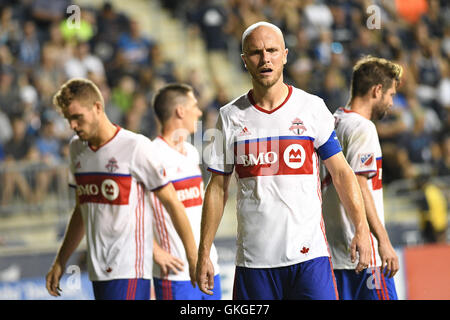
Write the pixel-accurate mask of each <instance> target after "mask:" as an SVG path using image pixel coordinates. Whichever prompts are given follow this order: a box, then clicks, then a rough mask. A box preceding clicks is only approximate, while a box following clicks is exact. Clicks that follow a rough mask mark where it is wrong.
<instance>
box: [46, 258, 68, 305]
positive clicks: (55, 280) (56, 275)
mask: <svg viewBox="0 0 450 320" xmlns="http://www.w3.org/2000/svg"><path fill="white" fill-rule="evenodd" d="M63 271H64V266H62V265H61V264H60V263H59V262H58V261H55V262H54V263H53V265H52V266H51V268H50V270H49V271H48V273H47V276H46V277H45V280H46V281H45V287H46V288H47V291H48V293H49V294H50V295H52V296H54V297H59V296H60V295H61V293H60V292H61V291H62V290H61V288H60V287H59V280H60V279H61V277H62V274H63Z"/></svg>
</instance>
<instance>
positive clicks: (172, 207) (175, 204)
mask: <svg viewBox="0 0 450 320" xmlns="http://www.w3.org/2000/svg"><path fill="white" fill-rule="evenodd" d="M154 193H155V195H156V196H157V197H158V199H159V200H160V201H161V203H162V204H163V206H164V207H165V208H166V210H167V212H168V213H169V215H170V218H171V219H172V222H173V225H174V227H175V229H176V230H177V233H178V235H179V236H180V238H181V241H182V242H183V245H184V248H185V251H186V257H187V259H188V262H189V274H190V276H191V283H192V285H193V286H194V287H195V266H196V264H197V246H196V244H195V239H194V234H193V233H192V228H191V224H190V222H189V220H188V217H187V215H186V210H185V208H184V206H183V204H182V203H181V202H180V201H178V197H177V193H176V191H175V188H174V187H173V185H172V184H171V183H169V184H167V185H165V186H164V187H162V188H160V189H158V190H156V191H154Z"/></svg>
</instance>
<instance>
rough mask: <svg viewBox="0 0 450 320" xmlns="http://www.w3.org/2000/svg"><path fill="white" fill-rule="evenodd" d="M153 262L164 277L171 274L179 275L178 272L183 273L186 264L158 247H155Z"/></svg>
mask: <svg viewBox="0 0 450 320" xmlns="http://www.w3.org/2000/svg"><path fill="white" fill-rule="evenodd" d="M153 260H155V262H156V263H157V264H158V265H159V267H160V268H161V272H162V274H163V276H167V275H168V274H169V272H172V273H174V274H178V272H180V271H183V267H184V263H183V261H182V260H180V259H178V258H177V257H174V256H173V255H171V254H170V253H168V252H167V251H165V250H163V249H161V248H159V247H157V246H154V247H153Z"/></svg>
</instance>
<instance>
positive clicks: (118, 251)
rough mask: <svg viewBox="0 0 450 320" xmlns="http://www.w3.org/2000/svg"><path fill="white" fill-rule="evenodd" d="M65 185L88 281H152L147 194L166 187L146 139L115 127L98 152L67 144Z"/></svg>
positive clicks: (77, 142)
mask: <svg viewBox="0 0 450 320" xmlns="http://www.w3.org/2000/svg"><path fill="white" fill-rule="evenodd" d="M70 171H71V173H72V174H71V178H70V181H69V183H70V185H72V186H75V187H76V191H77V196H78V200H79V204H80V209H81V213H82V217H83V221H84V226H85V231H86V238H87V253H88V259H87V260H88V272H89V278H90V280H92V281H97V280H112V279H130V278H144V279H151V278H152V265H153V259H152V258H153V242H152V241H153V231H152V217H151V210H150V203H149V197H148V191H147V190H154V189H156V188H159V187H162V186H163V185H165V184H167V183H169V180H168V179H167V178H166V177H165V172H164V168H163V167H162V165H161V163H160V162H159V160H158V156H157V152H156V151H155V150H154V147H153V144H152V142H151V141H150V139H148V138H146V137H144V136H142V135H138V134H135V133H132V132H131V131H128V130H125V129H122V128H119V127H117V132H116V134H115V135H114V137H113V138H112V139H111V140H109V141H108V142H107V143H105V144H104V145H103V146H101V147H100V148H99V149H97V150H93V149H91V147H90V146H89V145H88V143H87V142H83V141H81V140H80V139H79V138H78V136H75V137H74V138H73V139H72V140H71V142H70Z"/></svg>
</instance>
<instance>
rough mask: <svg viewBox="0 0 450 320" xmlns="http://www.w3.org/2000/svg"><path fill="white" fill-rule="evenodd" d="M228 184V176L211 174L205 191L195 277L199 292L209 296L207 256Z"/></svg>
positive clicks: (210, 276)
mask: <svg viewBox="0 0 450 320" xmlns="http://www.w3.org/2000/svg"><path fill="white" fill-rule="evenodd" d="M229 183H230V175H221V174H217V173H211V179H210V181H209V183H208V186H207V187H206V191H205V200H204V203H203V210H202V224H201V232H200V244H199V249H198V262H197V270H196V275H197V284H198V286H199V288H200V290H201V291H203V292H204V293H206V294H209V295H212V294H213V292H212V291H211V290H212V289H213V288H214V268H213V266H212V263H211V261H210V259H209V254H210V250H211V246H212V243H213V241H214V237H215V235H216V232H217V229H218V227H219V224H220V221H221V220H222V216H223V210H224V208H225V204H226V201H227V198H228V185H229Z"/></svg>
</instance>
